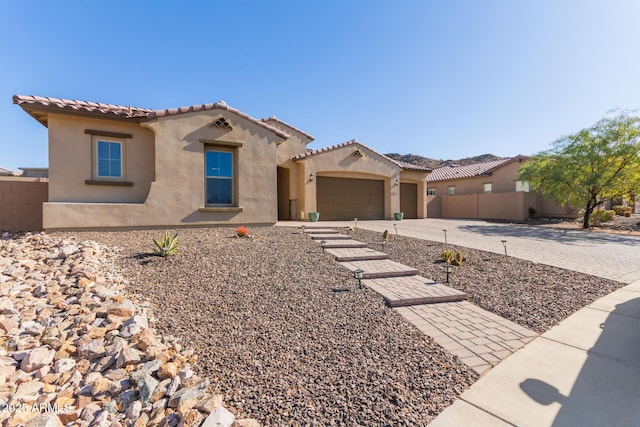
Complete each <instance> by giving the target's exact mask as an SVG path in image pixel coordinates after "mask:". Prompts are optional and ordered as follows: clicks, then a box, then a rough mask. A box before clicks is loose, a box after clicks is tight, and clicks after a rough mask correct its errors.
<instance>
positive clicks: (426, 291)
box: [305, 229, 537, 374]
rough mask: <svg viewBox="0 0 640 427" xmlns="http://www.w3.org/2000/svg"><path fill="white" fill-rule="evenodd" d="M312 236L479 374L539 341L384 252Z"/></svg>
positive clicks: (346, 239)
mask: <svg viewBox="0 0 640 427" xmlns="http://www.w3.org/2000/svg"><path fill="white" fill-rule="evenodd" d="M307 232H308V230H307V229H306V230H305V233H307ZM308 234H309V235H310V237H311V238H312V239H313V240H315V241H316V242H320V241H321V240H325V249H326V252H327V253H329V254H331V255H333V256H334V257H335V258H336V261H338V262H340V264H341V265H342V266H343V267H345V268H347V269H348V270H350V271H356V270H358V269H361V270H363V271H364V280H362V284H363V285H365V286H367V287H369V288H371V289H373V290H374V291H376V292H377V293H379V294H380V295H382V297H383V298H384V300H385V302H386V303H387V304H388V305H389V306H390V307H392V308H394V309H396V310H397V311H398V312H399V313H400V314H401V315H403V316H404V317H405V318H406V319H407V320H408V321H409V322H411V323H412V324H414V325H415V326H416V327H417V328H418V329H419V330H421V331H422V332H424V333H425V334H426V335H429V336H431V337H432V338H433V339H434V340H435V341H436V342H437V343H439V344H440V345H442V346H443V347H444V348H445V349H447V350H448V351H450V352H451V353H453V354H455V355H456V356H458V357H459V358H460V360H461V361H462V362H463V363H465V364H466V365H467V366H469V367H470V368H471V369H473V370H475V371H476V372H478V373H480V374H482V373H484V372H485V371H487V370H488V369H490V368H491V367H492V366H494V365H495V364H497V363H498V362H500V361H501V360H502V359H503V358H505V357H506V356H508V355H510V354H511V353H513V352H514V351H516V350H517V349H519V348H520V347H522V346H523V345H524V344H525V343H526V342H528V341H529V340H531V339H533V338H534V337H535V336H536V335H537V334H536V333H535V332H533V331H530V330H528V329H526V328H523V327H521V326H519V325H517V324H515V323H513V322H511V321H510V320H506V319H504V318H502V317H500V316H497V315H495V314H493V313H491V312H488V311H486V310H483V309H481V308H479V307H476V306H475V305H473V304H471V303H469V302H467V301H463V300H464V299H465V298H466V294H465V293H464V292H461V291H458V290H456V289H453V288H450V287H448V286H445V285H442V284H440V283H436V282H434V281H433V280H430V279H426V278H424V277H421V276H418V270H417V269H415V268H412V267H408V266H406V265H403V264H400V263H398V262H395V261H391V260H389V259H387V258H388V255H387V254H385V253H384V252H379V251H377V250H374V249H370V248H366V247H362V246H360V247H357V248H354V247H353V246H348V247H344V246H339V247H338V248H335V246H332V245H334V244H337V245H340V244H349V245H356V244H360V245H363V246H366V244H364V243H361V242H357V241H355V240H352V239H351V238H350V237H349V236H346V235H342V234H335V233H329V232H327V230H326V229H325V230H323V233H322V234H315V233H308ZM319 236H321V237H320V238H319ZM338 236H342V237H338ZM330 248H335V249H330ZM372 257H373V259H372Z"/></svg>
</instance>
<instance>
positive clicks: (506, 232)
mask: <svg viewBox="0 0 640 427" xmlns="http://www.w3.org/2000/svg"><path fill="white" fill-rule="evenodd" d="M302 224H305V225H306V226H311V225H314V224H316V225H319V226H322V227H345V226H353V225H354V223H353V221H320V222H317V223H309V222H293V221H283V222H281V223H278V225H282V226H300V225H302ZM394 224H396V225H397V230H398V234H400V235H403V236H408V237H415V238H419V239H425V240H431V241H435V242H444V234H445V233H444V232H443V231H442V230H445V229H446V230H447V242H448V243H451V244H453V245H459V246H464V247H468V248H473V249H480V250H484V251H488V252H495V253H504V246H503V244H502V240H506V241H507V243H506V246H507V253H508V255H509V256H513V257H516V258H521V259H526V260H529V261H533V262H538V263H541V264H547V265H553V266H556V267H560V268H565V269H568V270H574V271H579V272H582V273H587V274H591V275H594V276H599V277H605V278H607V279H613V280H618V281H620V282H624V283H631V282H634V281H636V280H640V262H638V260H640V237H637V236H624V235H618V234H605V233H599V232H595V231H586V230H559V229H555V228H544V227H532V226H527V225H519V224H500V223H493V222H486V221H478V220H455V219H436V218H429V219H408V220H407V219H405V220H403V221H382V220H381V221H364V220H358V227H360V228H364V229H367V230H373V231H379V232H383V231H384V230H389V231H390V232H391V233H395V228H394V226H393V225H394Z"/></svg>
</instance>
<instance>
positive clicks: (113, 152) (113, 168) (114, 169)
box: [95, 138, 124, 179]
mask: <svg viewBox="0 0 640 427" xmlns="http://www.w3.org/2000/svg"><path fill="white" fill-rule="evenodd" d="M123 145H124V144H123V141H120V140H115V139H111V138H109V139H105V138H97V139H96V168H95V174H96V178H101V179H102V178H107V179H122V178H123V176H124V173H123V156H122V153H123Z"/></svg>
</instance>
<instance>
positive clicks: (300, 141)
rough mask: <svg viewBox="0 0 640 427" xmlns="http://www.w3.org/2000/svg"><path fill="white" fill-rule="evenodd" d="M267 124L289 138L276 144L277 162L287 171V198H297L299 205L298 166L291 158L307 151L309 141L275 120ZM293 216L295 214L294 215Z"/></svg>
mask: <svg viewBox="0 0 640 427" xmlns="http://www.w3.org/2000/svg"><path fill="white" fill-rule="evenodd" d="M267 124H268V125H269V126H273V127H275V128H276V129H279V130H281V131H282V132H285V133H286V134H288V135H289V139H286V140H284V141H283V142H282V143H280V144H278V148H277V164H278V166H279V167H281V168H285V169H287V170H288V171H289V194H288V196H287V197H288V200H294V199H298V204H299V206H301V205H300V200H299V198H300V189H301V187H300V176H299V175H298V174H299V167H298V166H297V165H296V163H295V162H294V161H293V160H291V158H292V157H293V156H296V155H298V154H302V153H305V152H306V151H307V144H309V142H311V141H310V140H309V138H307V137H305V136H304V135H302V134H300V133H299V132H296V131H294V130H292V129H291V128H290V127H288V126H284V125H282V124H280V123H278V122H275V121H268V122H267ZM298 215H299V214H298ZM294 216H295V215H294Z"/></svg>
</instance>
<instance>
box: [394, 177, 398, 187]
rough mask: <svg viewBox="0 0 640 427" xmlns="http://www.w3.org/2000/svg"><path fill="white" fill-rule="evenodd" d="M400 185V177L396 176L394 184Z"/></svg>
mask: <svg viewBox="0 0 640 427" xmlns="http://www.w3.org/2000/svg"><path fill="white" fill-rule="evenodd" d="M398 185H400V178H396V180H395V181H393V186H394V187H397V186H398Z"/></svg>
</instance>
